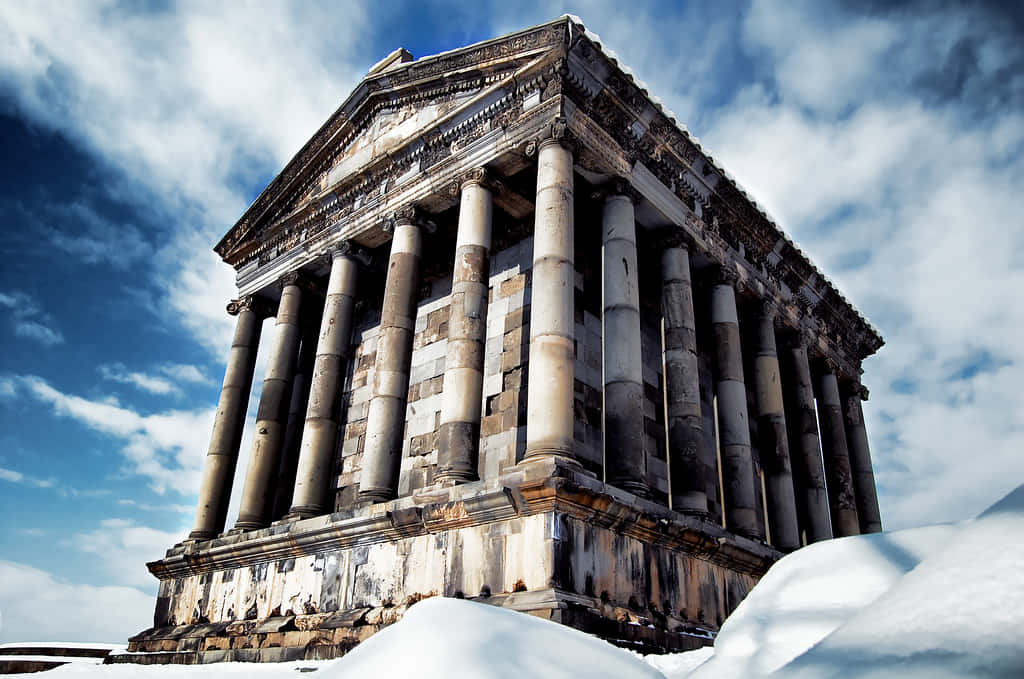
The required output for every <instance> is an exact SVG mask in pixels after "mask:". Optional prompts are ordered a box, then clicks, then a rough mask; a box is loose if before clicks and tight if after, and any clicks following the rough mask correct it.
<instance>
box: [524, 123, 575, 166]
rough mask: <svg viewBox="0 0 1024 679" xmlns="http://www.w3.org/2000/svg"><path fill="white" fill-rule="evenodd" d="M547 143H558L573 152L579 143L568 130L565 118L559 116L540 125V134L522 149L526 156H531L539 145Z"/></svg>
mask: <svg viewBox="0 0 1024 679" xmlns="http://www.w3.org/2000/svg"><path fill="white" fill-rule="evenodd" d="M548 144H558V145H559V146H561V147H563V148H565V149H567V150H569V151H571V152H572V153H573V154H575V153H576V151H577V148H578V146H579V143H578V141H577V140H576V137H575V135H574V134H573V133H572V132H571V131H570V130H569V121H568V120H567V119H566V118H564V117H561V116H559V117H557V118H555V119H554V120H552V121H551V122H550V123H549V124H547V125H545V126H544V127H542V128H541V130H540V134H538V135H537V137H536V138H535V139H531V140H530V141H528V142H527V143H526V146H525V148H524V151H525V153H526V155H527V156H531V157H532V156H533V155H535V154H536V153H537V151H539V150H540V148H541V147H543V146H547V145H548Z"/></svg>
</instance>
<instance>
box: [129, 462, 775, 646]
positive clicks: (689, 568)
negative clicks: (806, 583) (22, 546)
mask: <svg viewBox="0 0 1024 679" xmlns="http://www.w3.org/2000/svg"><path fill="white" fill-rule="evenodd" d="M780 556H781V554H780V553H779V552H777V551H775V550H774V549H772V548H770V547H768V546H766V545H764V544H761V543H758V542H754V541H751V540H749V539H746V538H743V537H740V536H736V535H733V534H731V533H728V532H726V531H725V530H723V529H722V528H721V527H720V526H716V525H714V524H712V523H708V522H706V521H704V520H703V519H701V518H699V517H692V516H685V515H682V514H678V513H675V512H672V511H671V510H669V509H667V508H665V507H662V506H660V505H657V504H655V503H653V502H650V501H647V500H643V499H640V498H637V497H636V496H634V495H631V494H629V493H626V492H624V491H621V490H618V489H616V488H612V487H610V486H607V485H605V484H604V483H602V482H600V481H598V480H596V479H594V478H593V477H591V476H590V475H587V474H585V473H581V472H579V471H578V470H576V469H575V468H574V467H573V466H571V465H564V464H562V463H561V461H560V460H558V459H543V460H531V461H528V462H525V463H523V464H520V465H518V466H517V467H515V468H513V469H511V470H509V471H508V472H506V473H505V474H503V475H502V476H501V477H499V478H498V479H495V480H491V481H486V482H485V481H478V482H475V483H470V484H464V485H459V486H454V487H440V486H437V487H433V488H430V489H425V490H424V491H420V492H417V493H416V494H414V495H413V496H410V497H404V498H400V499H398V500H392V501H390V502H387V503H381V504H376V505H372V506H369V507H362V508H359V509H354V510H351V511H347V512H339V513H335V514H331V515H327V516H320V517H315V518H311V519H305V520H298V521H293V522H283V523H280V524H277V525H274V526H271V527H270V528H265V529H262V530H258V531H252V532H247V533H241V534H234V535H226V536H222V537H220V538H217V539H214V540H209V541H206V542H199V543H194V542H191V543H190V542H186V543H183V544H181V545H178V546H175V547H174V548H172V549H171V550H169V551H168V553H167V556H166V557H165V558H164V559H163V560H161V561H156V562H153V563H151V564H149V567H150V570H151V571H152V572H153V573H154V574H155V575H156V576H157V577H159V578H160V580H161V582H160V594H159V598H158V600H157V607H156V614H155V616H154V623H155V626H154V627H153V628H152V629H149V630H146V631H145V632H142V633H140V634H138V635H136V636H134V637H132V639H131V640H130V644H129V649H128V650H129V653H127V654H122V655H119V656H117V657H116V658H111V659H110V661H113V662H143V663H150V662H182V663H196V662H216V661H220V660H247V661H282V660H301V659H321V658H334V657H338V656H340V655H343V654H344V653H345V652H347V651H348V650H349V649H350V648H352V647H353V646H355V645H356V644H358V643H359V642H360V641H362V640H363V639H366V638H367V637H369V636H370V635H372V634H373V633H375V632H376V631H378V630H379V629H381V628H382V627H384V626H386V625H388V624H391V623H393V622H396V621H397V620H399V619H400V618H401V617H402V615H403V614H404V612H405V610H407V608H408V607H409V606H410V605H412V604H414V603H415V602H416V601H419V600H420V599H423V598H425V597H428V596H455V597H464V598H471V599H473V600H476V601H484V602H487V603H491V604H495V605H500V606H504V607H507V608H512V609H515V610H520V611H524V612H527V613H530V614H533V615H538V616H540V617H544V618H547V619H550V620H554V621H555V622H559V623H562V624H566V625H569V626H571V627H574V628H577V629H580V630H583V631H586V632H590V633H593V634H596V635H597V636H599V637H602V638H604V639H607V640H608V641H611V642H612V643H615V644H618V645H622V646H626V647H629V648H633V649H635V650H639V651H642V652H645V653H652V652H675V651H682V650H688V649H692V648H696V647H699V646H701V645H705V644H707V643H710V642H711V640H712V639H713V638H714V635H715V634H716V633H717V630H718V627H719V625H721V623H722V621H723V620H724V619H725V617H726V616H727V615H728V614H729V612H731V611H732V610H733V609H734V608H735V607H736V606H737V605H738V604H739V602H740V601H741V600H742V599H743V597H744V596H746V594H747V592H748V591H749V590H750V588H752V587H753V585H754V584H755V583H756V582H757V580H758V578H759V577H760V576H761V575H762V574H763V573H764V572H765V571H766V570H767V569H768V567H769V566H770V565H771V564H772V563H774V561H776V560H777V559H778V558H779V557H780Z"/></svg>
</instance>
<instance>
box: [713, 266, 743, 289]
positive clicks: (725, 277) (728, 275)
mask: <svg viewBox="0 0 1024 679" xmlns="http://www.w3.org/2000/svg"><path fill="white" fill-rule="evenodd" d="M712 280H713V282H714V283H715V284H716V285H728V286H730V287H732V288H733V289H736V288H738V287H739V280H740V276H739V274H738V273H736V269H734V268H733V267H732V266H730V265H728V264H719V265H718V266H717V267H716V268H715V271H714V275H713V276H712Z"/></svg>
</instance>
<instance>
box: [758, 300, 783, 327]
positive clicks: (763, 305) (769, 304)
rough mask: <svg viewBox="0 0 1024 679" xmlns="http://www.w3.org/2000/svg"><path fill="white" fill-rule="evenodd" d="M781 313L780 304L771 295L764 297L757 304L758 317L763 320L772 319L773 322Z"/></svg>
mask: <svg viewBox="0 0 1024 679" xmlns="http://www.w3.org/2000/svg"><path fill="white" fill-rule="evenodd" d="M778 315H779V304H778V302H776V301H775V300H774V299H772V298H771V297H763V298H761V300H760V301H758V304H757V317H758V318H759V319H762V320H767V319H771V321H772V323H774V322H775V319H776V318H777V317H778Z"/></svg>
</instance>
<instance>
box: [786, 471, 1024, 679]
mask: <svg viewBox="0 0 1024 679" xmlns="http://www.w3.org/2000/svg"><path fill="white" fill-rule="evenodd" d="M897 675H898V676H899V677H901V678H903V679H919V678H920V679H943V678H945V677H950V678H952V677H978V678H981V677H990V678H992V679H996V678H999V679H1003V678H1004V677H1005V678H1006V679H1010V678H1011V677H1013V678H1015V679H1019V678H1020V677H1024V486H1021V487H1019V488H1017V489H1016V490H1015V491H1013V492H1012V493H1010V494H1009V495H1007V496H1006V497H1005V498H1003V499H1002V500H1001V501H1000V502H998V503H996V504H995V505H993V506H992V507H991V508H990V509H988V510H987V511H985V512H984V513H983V514H982V515H981V516H979V517H978V518H977V519H975V520H973V521H967V522H965V523H963V524H961V529H960V531H959V532H958V533H957V534H956V535H954V536H952V539H951V540H949V542H948V544H946V545H945V546H944V547H943V548H942V549H939V550H937V551H935V552H933V553H931V554H929V555H928V557H927V558H925V559H924V561H922V562H921V564H920V565H919V566H918V567H917V568H915V569H914V570H913V571H911V572H910V573H908V574H907V575H906V577H904V578H902V579H901V580H900V581H899V582H898V583H897V584H896V585H895V586H894V587H892V588H891V589H890V590H889V591H887V592H885V593H884V594H883V595H882V596H881V597H879V598H878V599H877V600H876V601H875V602H874V603H872V604H871V605H869V606H867V607H866V608H864V609H863V610H862V611H860V612H858V613H857V614H856V615H854V616H852V617H851V618H850V619H849V620H848V621H846V623H845V624H843V625H842V626H841V627H839V628H838V629H837V630H836V631H835V632H833V633H832V634H831V635H829V637H828V638H826V639H825V640H824V641H822V642H821V643H820V644H818V645H817V646H815V647H814V648H813V649H811V650H810V651H809V652H807V653H805V654H804V655H802V656H801V657H800V658H797V659H796V660H795V661H794V662H792V663H790V664H789V665H788V666H787V667H785V668H784V669H783V671H782V672H779V673H778V676H780V677H786V678H787V679H789V678H793V679H804V678H809V677H816V678H822V679H824V678H827V677H857V678H862V679H868V678H869V677H883V676H885V677H888V676H897Z"/></svg>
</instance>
